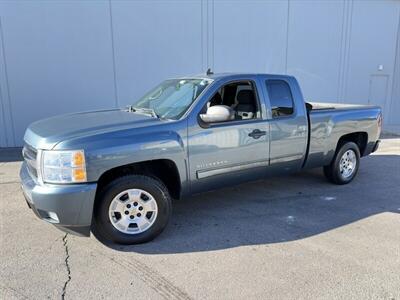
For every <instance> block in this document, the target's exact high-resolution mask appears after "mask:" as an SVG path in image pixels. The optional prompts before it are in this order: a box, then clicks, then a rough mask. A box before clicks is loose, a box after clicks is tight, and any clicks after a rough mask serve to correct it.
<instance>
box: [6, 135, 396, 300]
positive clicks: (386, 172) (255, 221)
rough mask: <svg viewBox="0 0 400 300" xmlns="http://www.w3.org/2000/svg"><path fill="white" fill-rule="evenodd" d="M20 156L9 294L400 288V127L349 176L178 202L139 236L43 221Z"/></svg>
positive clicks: (350, 295) (307, 294)
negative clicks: (119, 240)
mask: <svg viewBox="0 0 400 300" xmlns="http://www.w3.org/2000/svg"><path fill="white" fill-rule="evenodd" d="M10 155H11V154H10V153H9V154H5V153H4V152H3V153H0V161H1V162H0V195H1V197H0V204H1V207H0V212H1V215H0V222H1V232H0V233H1V240H0V242H1V253H0V254H1V256H0V263H1V264H0V265H1V267H0V298H1V299H44V298H50V299H58V298H61V297H62V295H64V296H65V298H66V299H107V298H114V299H118V298H121V299H204V298H205V299H239V298H246V299H247V298H249V299H267V298H269V299H281V298H285V299H310V298H311V299H315V298H318V299H400V215H399V213H400V197H399V194H400V187H399V183H400V138H396V137H392V138H387V139H384V140H383V142H382V146H381V149H380V150H379V152H378V153H376V154H375V155H372V156H369V157H366V158H363V159H362V162H361V164H362V165H361V168H360V171H359V174H358V176H357V178H356V179H355V180H354V181H353V182H352V183H351V184H349V185H346V186H336V185H332V184H330V183H328V182H326V181H325V179H324V177H323V176H322V174H321V171H320V170H318V169H317V170H311V171H307V172H304V173H300V174H294V175H291V176H287V177H277V178H271V179H268V180H265V181H260V182H254V183H249V184H244V185H240V186H236V187H232V188H227V189H223V190H219V191H214V192H210V193H207V194H203V195H199V196H196V197H193V198H191V199H188V200H187V201H181V202H176V203H175V206H174V213H173V220H172V221H171V223H170V225H169V226H168V228H167V229H166V231H165V232H164V233H163V234H162V235H161V236H160V237H159V238H157V239H156V240H155V241H153V242H151V243H148V244H145V245H140V246H134V247H123V246H112V245H108V246H106V245H103V244H101V243H100V242H98V241H97V240H96V239H95V238H94V237H91V238H79V237H75V236H71V235H65V234H64V233H62V232H60V231H58V230H57V229H56V228H54V227H52V226H51V225H49V224H46V223H45V222H43V221H40V220H38V219H37V218H36V217H35V216H34V214H33V213H32V212H31V211H30V210H29V209H28V207H27V205H26V204H25V202H24V199H23V197H22V194H21V192H20V189H19V183H18V169H19V166H20V162H18V161H13V160H14V159H13V157H12V156H10ZM18 157H19V156H18V155H17V154H15V157H14V158H18Z"/></svg>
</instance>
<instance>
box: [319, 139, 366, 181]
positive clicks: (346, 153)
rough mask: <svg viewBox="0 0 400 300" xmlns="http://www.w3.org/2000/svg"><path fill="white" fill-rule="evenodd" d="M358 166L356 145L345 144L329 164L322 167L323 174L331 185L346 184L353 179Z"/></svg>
mask: <svg viewBox="0 0 400 300" xmlns="http://www.w3.org/2000/svg"><path fill="white" fill-rule="evenodd" d="M359 166H360V150H359V148H358V146H357V144H355V143H353V142H347V143H344V144H342V146H341V147H340V149H339V150H338V151H337V152H336V154H335V156H334V158H333V160H332V162H331V164H330V165H328V166H325V167H324V174H325V176H326V177H327V178H328V179H329V180H330V181H331V182H333V183H336V184H347V183H349V182H351V181H352V180H353V179H354V177H355V176H356V174H357V171H358V168H359Z"/></svg>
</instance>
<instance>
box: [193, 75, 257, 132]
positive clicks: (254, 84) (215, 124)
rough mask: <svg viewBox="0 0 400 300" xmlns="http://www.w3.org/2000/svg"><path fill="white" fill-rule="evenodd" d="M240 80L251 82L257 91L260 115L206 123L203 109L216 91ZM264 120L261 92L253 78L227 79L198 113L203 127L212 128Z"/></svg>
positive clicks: (198, 120)
mask: <svg viewBox="0 0 400 300" xmlns="http://www.w3.org/2000/svg"><path fill="white" fill-rule="evenodd" d="M240 82H249V83H250V84H251V86H252V87H253V89H254V91H255V98H256V99H255V100H256V104H257V113H259V116H258V117H256V118H253V119H244V120H231V121H226V122H214V123H205V122H204V121H203V120H202V119H201V118H200V115H201V114H202V111H203V110H204V107H206V106H207V103H208V102H209V101H210V100H211V99H212V98H213V97H214V96H215V94H216V93H218V91H219V90H220V89H221V88H222V87H225V86H226V85H229V84H232V83H240ZM260 121H263V115H262V107H261V102H260V96H259V92H258V89H257V83H256V81H255V80H253V79H235V80H231V81H227V82H225V83H223V84H222V85H221V86H220V87H219V88H218V89H217V90H216V91H215V93H213V94H212V95H211V96H210V97H209V98H207V101H206V103H205V104H204V105H203V107H202V108H201V109H200V112H199V114H198V115H197V122H198V124H199V125H200V127H201V128H204V129H206V128H210V127H213V128H215V127H224V126H229V125H231V124H232V125H240V124H249V123H255V122H260Z"/></svg>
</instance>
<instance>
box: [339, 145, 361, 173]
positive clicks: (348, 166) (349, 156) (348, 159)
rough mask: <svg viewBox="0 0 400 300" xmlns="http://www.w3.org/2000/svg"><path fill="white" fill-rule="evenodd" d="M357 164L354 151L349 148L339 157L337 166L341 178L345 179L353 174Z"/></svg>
mask: <svg viewBox="0 0 400 300" xmlns="http://www.w3.org/2000/svg"><path fill="white" fill-rule="evenodd" d="M356 165H357V156H356V153H355V152H354V151H353V150H351V149H349V150H347V151H346V152H345V153H344V154H343V155H342V157H341V158H340V162H339V167H340V174H341V175H342V177H343V178H345V179H347V178H349V177H351V175H353V173H354V170H355V169H356Z"/></svg>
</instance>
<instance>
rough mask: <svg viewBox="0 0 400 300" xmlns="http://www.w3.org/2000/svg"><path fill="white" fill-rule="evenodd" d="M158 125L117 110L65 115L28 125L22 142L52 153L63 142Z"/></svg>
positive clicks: (142, 116) (152, 120)
mask: <svg viewBox="0 0 400 300" xmlns="http://www.w3.org/2000/svg"><path fill="white" fill-rule="evenodd" d="M160 122H161V121H160V120H159V119H157V118H154V117H151V116H148V115H144V114H138V113H133V112H128V111H124V110H121V109H112V110H97V111H89V112H82V113H74V114H66V115H60V116H55V117H52V118H48V119H43V120H39V121H37V122H34V123H32V124H31V125H30V126H29V127H28V128H27V130H26V132H25V136H24V141H25V142H26V143H28V144H29V145H31V146H32V147H34V148H36V149H52V148H54V147H55V146H56V145H57V144H58V143H59V142H61V141H65V140H69V139H73V138H79V137H83V136H88V135H95V134H101V133H106V132H111V131H116V130H120V129H124V128H139V127H147V126H151V125H155V124H159V123H160Z"/></svg>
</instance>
